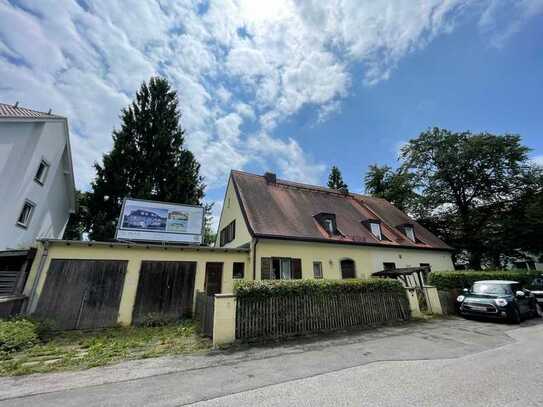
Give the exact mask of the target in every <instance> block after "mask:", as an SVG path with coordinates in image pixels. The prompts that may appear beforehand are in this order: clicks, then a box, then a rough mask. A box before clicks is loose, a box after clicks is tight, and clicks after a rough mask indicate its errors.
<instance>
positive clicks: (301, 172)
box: [248, 133, 326, 184]
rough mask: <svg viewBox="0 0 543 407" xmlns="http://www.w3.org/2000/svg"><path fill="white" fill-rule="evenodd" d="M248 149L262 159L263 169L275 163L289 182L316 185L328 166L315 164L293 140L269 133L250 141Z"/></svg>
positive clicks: (259, 135)
mask: <svg viewBox="0 0 543 407" xmlns="http://www.w3.org/2000/svg"><path fill="white" fill-rule="evenodd" d="M248 148H249V151H251V152H253V153H254V154H256V155H257V156H258V157H260V164H261V166H262V167H263V168H266V165H270V164H271V162H272V161H273V162H274V163H275V164H276V165H277V167H278V169H279V173H280V174H281V176H283V177H285V178H286V179H289V180H293V181H299V182H306V183H310V184H315V183H318V182H319V181H320V179H321V177H322V175H323V173H324V170H325V169H326V165H324V164H320V163H314V162H313V160H312V158H311V157H309V156H308V155H307V154H305V153H304V151H303V150H302V148H301V147H300V145H299V144H298V143H297V142H296V141H295V140H293V139H292V138H288V139H287V140H286V141H284V140H281V139H278V138H274V137H271V136H270V135H269V134H267V133H260V134H258V135H255V136H254V137H253V138H251V139H250V141H249V144H248Z"/></svg>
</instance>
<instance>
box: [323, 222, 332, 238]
mask: <svg viewBox="0 0 543 407" xmlns="http://www.w3.org/2000/svg"><path fill="white" fill-rule="evenodd" d="M323 223H324V228H325V229H326V231H327V232H328V233H330V234H331V235H333V234H334V222H333V221H332V219H324V220H323Z"/></svg>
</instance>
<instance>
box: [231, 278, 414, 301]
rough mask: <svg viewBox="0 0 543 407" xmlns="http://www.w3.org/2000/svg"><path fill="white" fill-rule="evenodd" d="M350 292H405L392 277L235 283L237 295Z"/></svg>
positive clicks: (270, 295)
mask: <svg viewBox="0 0 543 407" xmlns="http://www.w3.org/2000/svg"><path fill="white" fill-rule="evenodd" d="M349 292H383V293H384V292H394V293H405V291H404V290H403V287H402V285H401V284H400V283H399V282H398V281H396V280H391V279H382V278H373V279H369V280H358V279H350V280H266V281H238V282H236V283H235V284H234V293H235V294H236V296H237V297H240V298H241V297H244V298H247V297H253V298H255V297H279V296H294V295H330V294H340V293H349Z"/></svg>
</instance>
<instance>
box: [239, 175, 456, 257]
mask: <svg viewBox="0 0 543 407" xmlns="http://www.w3.org/2000/svg"><path fill="white" fill-rule="evenodd" d="M231 177H232V180H233V183H234V188H235V189H236V193H237V194H238V197H239V200H240V203H241V206H242V211H243V212H244V216H245V218H246V220H247V223H248V227H249V230H250V231H251V233H252V234H253V235H254V236H257V237H269V238H284V239H292V240H308V241H326V242H335V243H346V244H361V245H378V246H387V247H409V248H421V249H440V250H450V249H451V247H450V246H448V245H447V244H445V243H444V242H443V241H442V240H440V239H439V238H437V237H436V236H435V235H434V234H432V233H431V232H429V231H428V230H427V229H425V228H424V227H422V226H421V225H419V224H418V223H416V222H414V221H413V220H412V219H411V218H409V217H408V216H407V215H406V214H405V213H403V212H402V211H400V210H399V209H397V208H396V207H395V206H393V205H392V204H390V203H389V202H387V201H385V200H384V199H380V198H374V197H369V196H364V195H359V194H352V193H350V194H342V193H341V192H339V191H337V190H333V189H328V188H323V187H318V186H313V185H306V184H299V183H295V182H290V181H284V180H280V179H277V180H276V182H275V183H274V182H267V180H266V178H264V177H263V176H260V175H255V174H248V173H245V172H241V171H232V174H231ZM319 213H331V214H334V215H335V217H336V224H337V229H338V231H339V232H340V233H339V234H338V235H332V236H331V235H329V234H328V233H327V232H326V231H325V230H324V229H323V228H322V227H321V225H320V224H319V223H318V222H317V220H316V219H315V215H318V214H319ZM367 220H378V221H380V222H381V230H382V234H383V236H384V237H385V239H383V240H378V239H377V238H375V237H374V236H373V234H372V233H371V232H370V230H369V229H368V228H367V227H366V226H364V224H363V222H364V221H367ZM405 224H411V225H413V228H414V230H415V236H416V240H417V241H416V242H413V241H412V240H410V239H408V238H407V237H406V236H405V235H404V233H403V232H402V231H400V230H399V229H398V227H399V226H402V225H405Z"/></svg>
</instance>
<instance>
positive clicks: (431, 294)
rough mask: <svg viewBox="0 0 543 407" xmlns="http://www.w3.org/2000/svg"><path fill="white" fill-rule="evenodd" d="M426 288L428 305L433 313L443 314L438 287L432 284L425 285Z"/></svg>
mask: <svg viewBox="0 0 543 407" xmlns="http://www.w3.org/2000/svg"><path fill="white" fill-rule="evenodd" d="M424 289H425V290H426V298H427V299H428V305H429V307H430V311H431V312H432V314H438V315H443V309H442V308H441V302H440V301H439V293H438V292H437V288H435V287H434V286H431V285H426V286H424Z"/></svg>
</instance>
